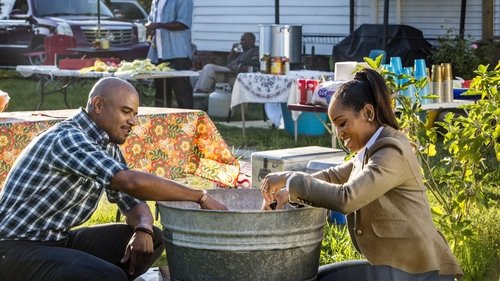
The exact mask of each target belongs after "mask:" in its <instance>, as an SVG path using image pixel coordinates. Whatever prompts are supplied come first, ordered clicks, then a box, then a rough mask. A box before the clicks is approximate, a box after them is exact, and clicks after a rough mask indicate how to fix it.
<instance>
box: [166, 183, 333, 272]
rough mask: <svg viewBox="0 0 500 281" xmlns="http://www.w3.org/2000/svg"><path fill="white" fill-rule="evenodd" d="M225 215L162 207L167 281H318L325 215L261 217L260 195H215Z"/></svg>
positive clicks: (289, 212) (188, 205) (291, 212)
mask: <svg viewBox="0 0 500 281" xmlns="http://www.w3.org/2000/svg"><path fill="white" fill-rule="evenodd" d="M208 193H209V194H210V195H212V196H213V197H215V198H216V199H218V200H220V201H221V202H224V204H226V206H227V207H228V208H229V211H213V210H201V209H200V207H199V206H198V204H195V203H192V202H160V203H159V204H158V209H159V211H160V217H161V224H162V226H163V228H164V230H163V239H164V242H165V247H166V251H167V261H168V267H169V271H170V277H171V279H170V280H182V281H203V280H214V281H222V280H223V281H232V280H234V281H245V280H248V281H255V280H273V281H280V280H283V281H295V280H296V281H299V280H300V281H302V280H316V276H317V272H318V266H319V255H320V251H321V240H322V238H323V226H324V224H325V222H326V210H325V209H320V208H313V207H303V208H292V207H289V208H288V209H284V210H276V211H266V212H263V211H260V206H261V203H262V194H261V192H260V190H259V189H213V190H208Z"/></svg>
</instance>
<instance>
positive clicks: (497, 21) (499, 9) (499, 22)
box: [493, 0, 500, 39]
mask: <svg viewBox="0 0 500 281" xmlns="http://www.w3.org/2000/svg"><path fill="white" fill-rule="evenodd" d="M493 5H494V6H493V36H495V37H496V38H497V39H500V0H494V4H493Z"/></svg>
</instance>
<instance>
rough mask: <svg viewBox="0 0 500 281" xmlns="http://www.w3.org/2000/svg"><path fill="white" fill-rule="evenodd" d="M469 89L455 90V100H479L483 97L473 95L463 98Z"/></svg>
mask: <svg viewBox="0 0 500 281" xmlns="http://www.w3.org/2000/svg"><path fill="white" fill-rule="evenodd" d="M467 90H469V89H468V88H455V89H453V99H455V100H478V99H481V95H471V96H463V95H462V94H463V93H465V92H467Z"/></svg>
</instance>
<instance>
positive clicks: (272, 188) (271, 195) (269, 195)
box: [260, 172, 288, 210]
mask: <svg viewBox="0 0 500 281" xmlns="http://www.w3.org/2000/svg"><path fill="white" fill-rule="evenodd" d="M287 177H288V173H283V172H280V173H271V174H268V175H267V176H266V177H265V178H264V179H263V180H262V181H261V183H260V191H261V192H262V196H263V197H264V202H263V203H262V210H268V209H270V207H269V208H267V207H266V206H269V205H270V204H271V203H272V202H273V201H277V202H278V205H277V207H279V203H280V202H283V200H284V199H283V198H278V193H279V192H280V190H281V189H282V188H283V187H285V184H286V180H287ZM280 196H283V193H282V194H281V195H280ZM286 196H287V198H286V202H288V191H286ZM278 199H280V200H278ZM286 202H285V203H283V204H282V205H281V207H283V205H284V204H286Z"/></svg>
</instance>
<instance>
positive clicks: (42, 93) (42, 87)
mask: <svg viewBox="0 0 500 281" xmlns="http://www.w3.org/2000/svg"><path fill="white" fill-rule="evenodd" d="M39 77H40V79H39V81H40V101H39V102H38V105H37V106H36V107H35V110H40V107H42V104H43V100H44V98H45V77H43V76H39Z"/></svg>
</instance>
